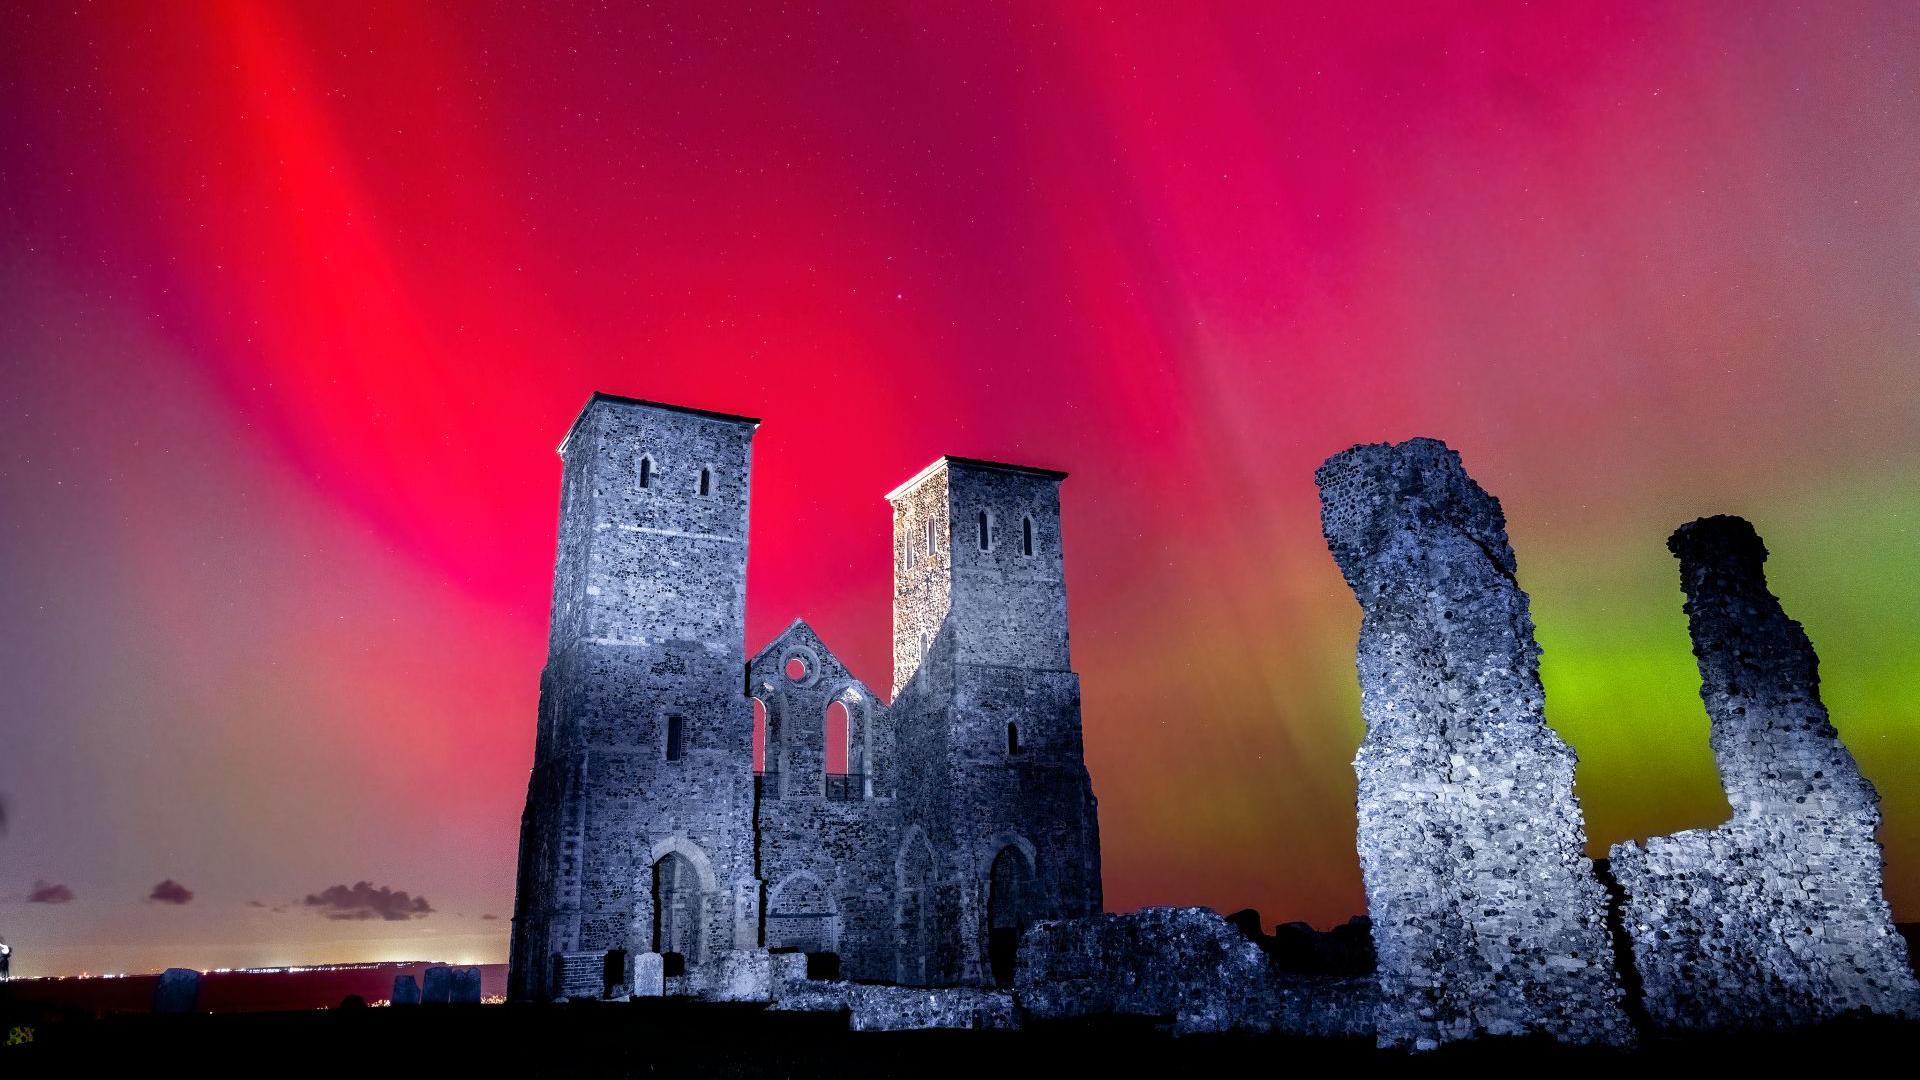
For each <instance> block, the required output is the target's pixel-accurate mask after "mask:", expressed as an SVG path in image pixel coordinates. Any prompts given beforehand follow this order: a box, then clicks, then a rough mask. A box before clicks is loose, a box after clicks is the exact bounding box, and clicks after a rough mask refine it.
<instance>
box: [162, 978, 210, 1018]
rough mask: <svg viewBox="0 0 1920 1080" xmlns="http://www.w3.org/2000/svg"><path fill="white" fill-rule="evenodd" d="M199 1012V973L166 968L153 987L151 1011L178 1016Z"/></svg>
mask: <svg viewBox="0 0 1920 1080" xmlns="http://www.w3.org/2000/svg"><path fill="white" fill-rule="evenodd" d="M199 1010H200V973H199V972H197V971H194V970H192V969H191V968H168V969H167V970H165V971H163V972H161V973H160V981H159V982H157V983H155V984H154V986H153V1011H154V1012H157V1013H167V1014H173V1015H180V1014H184V1013H191V1012H198V1011H199Z"/></svg>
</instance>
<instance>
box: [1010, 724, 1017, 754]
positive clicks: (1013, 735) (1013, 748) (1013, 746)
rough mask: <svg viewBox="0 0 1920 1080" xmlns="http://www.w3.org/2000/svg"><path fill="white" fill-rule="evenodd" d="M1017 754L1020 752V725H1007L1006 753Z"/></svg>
mask: <svg viewBox="0 0 1920 1080" xmlns="http://www.w3.org/2000/svg"><path fill="white" fill-rule="evenodd" d="M1019 752H1020V725H1018V724H1008V725H1007V753H1009V754H1017V753H1019Z"/></svg>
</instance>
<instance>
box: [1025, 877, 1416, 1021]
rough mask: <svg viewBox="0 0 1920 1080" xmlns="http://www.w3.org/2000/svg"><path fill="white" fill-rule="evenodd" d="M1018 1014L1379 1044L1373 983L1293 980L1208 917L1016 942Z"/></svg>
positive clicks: (1051, 933) (1190, 913)
mask: <svg viewBox="0 0 1920 1080" xmlns="http://www.w3.org/2000/svg"><path fill="white" fill-rule="evenodd" d="M1015 990H1016V995H1017V998H1018V1000H1019V1003H1020V1006H1021V1008H1022V1009H1023V1010H1024V1011H1025V1012H1026V1014H1027V1015H1028V1016H1031V1017H1033V1018H1035V1019H1041V1020H1067V1019H1079V1018H1084V1017H1097V1016H1124V1017H1134V1018H1153V1019H1162V1020H1167V1021H1170V1022H1171V1023H1172V1025H1173V1030H1174V1032H1175V1033H1176V1034H1199V1033H1215V1032H1226V1031H1245V1032H1261V1033H1264V1032H1281V1033H1286V1034H1293V1035H1312V1036H1333V1037H1355V1036H1359V1037H1365V1036H1371V1035H1373V1034H1374V1013H1375V1011H1376V1010H1377V1008H1378V1005H1379V1001H1378V997H1379V995H1378V992H1377V990H1376V988H1375V986H1374V983H1373V980H1372V979H1371V978H1327V977H1313V976H1301V975H1290V974H1287V973H1284V972H1282V971H1280V970H1278V968H1277V965H1276V964H1275V963H1274V961H1273V958H1272V957H1271V956H1269V955H1268V954H1267V952H1266V951H1265V950H1263V949H1262V948H1260V946H1259V945H1257V944H1255V943H1254V942H1253V941H1251V940H1249V939H1248V938H1247V936H1246V935H1245V934H1244V933H1242V932H1241V931H1240V930H1238V929H1236V928H1235V927H1234V926H1233V925H1232V924H1230V923H1229V922H1228V921H1227V920H1226V919H1224V918H1222V917H1220V916H1219V915H1217V914H1215V913H1214V912H1212V911H1210V910H1208V909H1206V908H1145V909H1142V910H1140V911H1137V912H1134V913H1132V914H1128V915H1095V916H1091V917H1089V918H1084V919H1072V920H1065V921H1058V922H1041V923H1035V924H1034V925H1033V926H1031V927H1029V928H1028V929H1027V932H1026V935H1025V936H1024V937H1023V938H1022V939H1021V942H1020V967H1019V976H1018V979H1017V981H1016V983H1015Z"/></svg>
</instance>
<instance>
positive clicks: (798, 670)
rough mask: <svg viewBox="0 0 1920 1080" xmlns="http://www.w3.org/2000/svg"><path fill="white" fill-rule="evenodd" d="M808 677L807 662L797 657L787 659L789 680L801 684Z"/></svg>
mask: <svg viewBox="0 0 1920 1080" xmlns="http://www.w3.org/2000/svg"><path fill="white" fill-rule="evenodd" d="M806 677H807V662H806V661H805V660H802V659H800V658H799V657H797V656H789V657H787V678H789V679H792V680H793V681H794V682H799V681H801V680H802V679H805V678H806Z"/></svg>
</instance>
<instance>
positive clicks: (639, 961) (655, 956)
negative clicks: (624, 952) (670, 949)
mask: <svg viewBox="0 0 1920 1080" xmlns="http://www.w3.org/2000/svg"><path fill="white" fill-rule="evenodd" d="M666 992H667V980H666V966H665V964H664V962H663V961H662V960H661V957H660V954H659V953H657V952H643V953H640V954H639V955H637V956H635V957H634V958H633V996H634V997H660V996H662V995H664V994H665V993H666Z"/></svg>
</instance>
